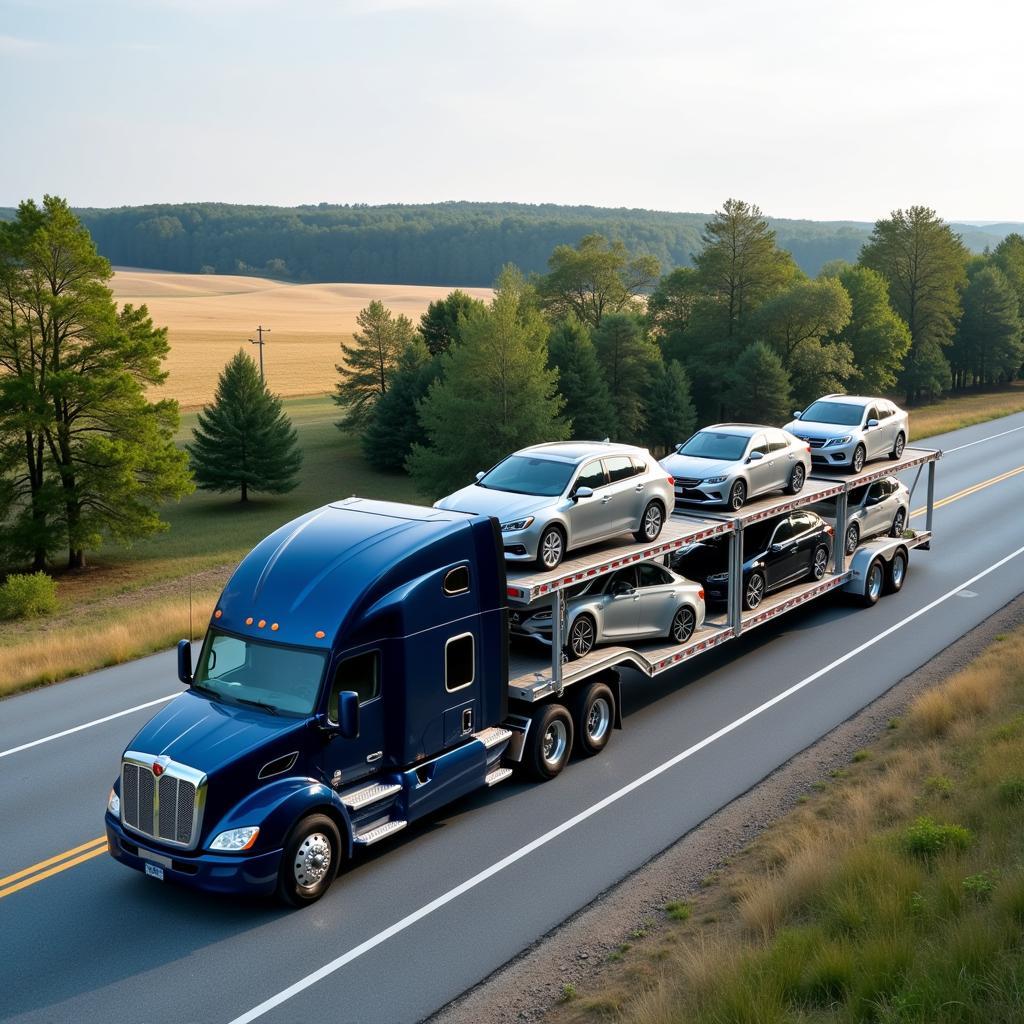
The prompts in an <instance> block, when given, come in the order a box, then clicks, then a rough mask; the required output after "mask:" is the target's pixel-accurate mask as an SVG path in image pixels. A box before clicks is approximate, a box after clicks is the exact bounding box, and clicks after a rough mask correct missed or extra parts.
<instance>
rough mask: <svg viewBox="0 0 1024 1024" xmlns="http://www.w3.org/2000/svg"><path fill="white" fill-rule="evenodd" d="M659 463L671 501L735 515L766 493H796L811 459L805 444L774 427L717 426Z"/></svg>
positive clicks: (799, 489)
mask: <svg viewBox="0 0 1024 1024" xmlns="http://www.w3.org/2000/svg"><path fill="white" fill-rule="evenodd" d="M661 464H662V466H663V467H664V468H665V469H666V470H667V471H668V472H669V473H671V474H672V477H673V478H674V479H675V497H676V501H677V502H682V503H685V504H688V505H726V506H727V507H729V508H731V509H732V510H733V511H738V510H739V509H741V508H742V507H743V505H744V504H745V503H746V501H747V499H748V498H753V497H756V496H757V495H759V494H766V493H768V492H769V491H783V490H784V491H786V493H787V494H799V493H800V491H802V490H803V487H804V483H805V482H806V480H807V474H808V473H809V472H810V471H811V455H810V448H808V446H807V443H806V442H805V441H799V440H797V439H796V438H795V437H794V436H793V435H792V434H790V433H787V432H786V431H785V430H779V429H778V428H777V427H765V426H760V425H757V424H753V423H719V424H716V425H715V426H713V427H705V428H704V429H703V430H698V431H697V433H696V434H694V435H693V437H691V438H690V439H689V441H686V442H684V443H683V444H681V445H679V446H678V447H677V448H676V450H675V451H674V452H672V453H671V454H669V455H666V456H665V458H663V459H662V460H661Z"/></svg>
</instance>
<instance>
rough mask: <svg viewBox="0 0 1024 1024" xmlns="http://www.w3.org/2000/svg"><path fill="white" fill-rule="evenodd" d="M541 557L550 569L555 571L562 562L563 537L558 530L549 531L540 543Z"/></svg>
mask: <svg viewBox="0 0 1024 1024" xmlns="http://www.w3.org/2000/svg"><path fill="white" fill-rule="evenodd" d="M540 557H541V560H542V561H543V562H544V564H545V565H546V566H547V567H548V568H549V569H554V567H555V566H556V565H558V563H559V562H560V561H561V560H562V535H561V534H560V533H559V532H558V531H557V530H548V532H547V533H545V534H544V537H543V539H542V540H541V542H540Z"/></svg>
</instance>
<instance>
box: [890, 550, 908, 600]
mask: <svg viewBox="0 0 1024 1024" xmlns="http://www.w3.org/2000/svg"><path fill="white" fill-rule="evenodd" d="M906 579H907V553H906V552H905V551H897V552H896V554H894V555H893V556H892V561H891V562H889V564H888V566H887V567H886V570H885V592H886V593H887V594H898V593H899V592H900V591H901V590H902V589H903V584H904V583H905V582H906Z"/></svg>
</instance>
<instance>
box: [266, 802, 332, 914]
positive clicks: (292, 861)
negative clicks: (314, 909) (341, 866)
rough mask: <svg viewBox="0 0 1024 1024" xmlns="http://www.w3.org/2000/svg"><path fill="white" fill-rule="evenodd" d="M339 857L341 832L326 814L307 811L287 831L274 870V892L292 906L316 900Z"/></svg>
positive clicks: (329, 880) (304, 904) (304, 905)
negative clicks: (308, 813) (276, 869)
mask: <svg viewBox="0 0 1024 1024" xmlns="http://www.w3.org/2000/svg"><path fill="white" fill-rule="evenodd" d="M340 860H341V836H340V835H339V834H338V828H337V826H336V825H335V824H334V822H333V821H332V820H331V819H330V818H328V817H327V815H326V814H311V815H309V816H308V817H306V818H303V819H302V820H301V821H300V822H299V823H298V824H297V825H296V826H295V827H294V828H293V829H292V831H291V835H290V836H289V837H288V841H287V842H286V843H285V844H284V854H283V855H282V857H281V867H280V868H279V869H278V874H277V895H278V897H279V898H280V899H281V900H283V901H284V902H285V903H287V904H288V905H289V906H292V907H307V906H309V904H310V903H316V901H317V900H318V899H320V897H321V896H323V894H324V893H325V892H327V890H328V888H329V887H330V884H331V882H333V881H334V876H335V875H336V874H337V873H338V862H339V861H340Z"/></svg>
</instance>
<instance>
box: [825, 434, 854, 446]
mask: <svg viewBox="0 0 1024 1024" xmlns="http://www.w3.org/2000/svg"><path fill="white" fill-rule="evenodd" d="M852 440H853V437H852V435H850V434H847V435H846V436H845V437H830V438H829V439H828V440H827V441H826V442H825V443H824V445H822V447H823V448H834V447H836V445H840V444H849V443H850V441H852Z"/></svg>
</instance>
